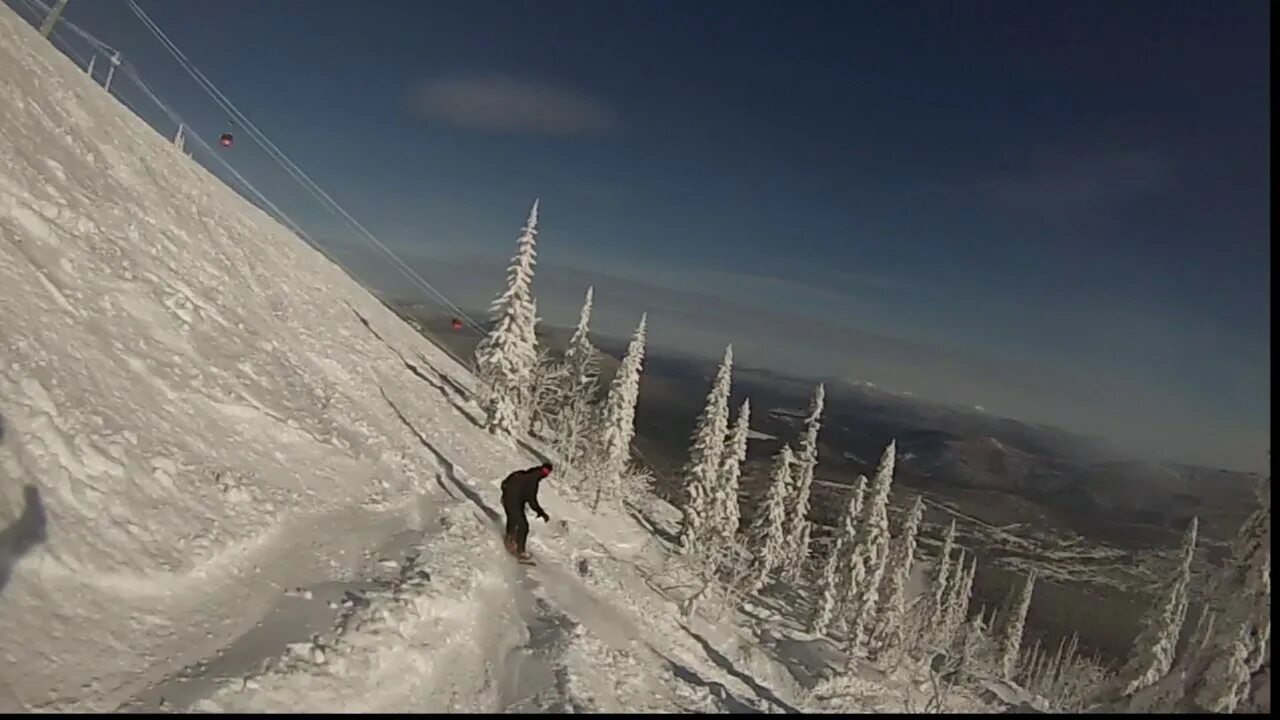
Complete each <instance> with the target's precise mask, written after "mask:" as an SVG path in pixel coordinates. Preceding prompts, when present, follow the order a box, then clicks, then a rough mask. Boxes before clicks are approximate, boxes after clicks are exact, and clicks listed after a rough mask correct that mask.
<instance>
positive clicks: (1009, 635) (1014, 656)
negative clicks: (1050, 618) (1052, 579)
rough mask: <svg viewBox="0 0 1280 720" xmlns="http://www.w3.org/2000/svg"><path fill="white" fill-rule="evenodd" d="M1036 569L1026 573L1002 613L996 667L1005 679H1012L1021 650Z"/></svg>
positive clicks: (1033, 589) (1034, 583)
mask: <svg viewBox="0 0 1280 720" xmlns="http://www.w3.org/2000/svg"><path fill="white" fill-rule="evenodd" d="M1035 585H1036V571H1035V570H1032V571H1031V572H1030V573H1028V574H1027V581H1026V582H1025V583H1023V585H1022V591H1021V592H1020V593H1018V597H1017V599H1016V600H1015V601H1014V602H1013V603H1012V604H1011V605H1010V606H1009V608H1008V610H1007V611H1006V612H1005V613H1004V615H1005V618H1004V627H1003V628H1002V629H1001V632H1000V650H999V652H1000V656H999V660H998V662H997V667H998V668H999V670H1000V676H1001V677H1003V678H1004V679H1006V680H1011V679H1013V675H1014V672H1015V671H1016V670H1017V668H1018V653H1019V652H1020V651H1021V650H1022V633H1023V630H1024V629H1025V627H1026V623H1027V611H1028V610H1029V609H1031V594H1032V592H1034V591H1035Z"/></svg>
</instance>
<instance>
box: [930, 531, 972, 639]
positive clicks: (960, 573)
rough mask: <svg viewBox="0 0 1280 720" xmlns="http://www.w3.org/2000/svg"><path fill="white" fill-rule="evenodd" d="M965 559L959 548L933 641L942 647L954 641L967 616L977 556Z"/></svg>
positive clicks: (965, 556)
mask: <svg viewBox="0 0 1280 720" xmlns="http://www.w3.org/2000/svg"><path fill="white" fill-rule="evenodd" d="M966 560H968V557H967V555H966V554H965V552H964V551H963V550H961V551H960V555H959V557H957V558H956V562H955V567H954V569H953V570H952V572H951V582H949V583H948V584H947V591H946V600H945V601H944V604H943V611H942V620H941V621H940V622H939V625H938V630H937V636H936V637H937V640H936V641H935V642H937V643H938V645H939V646H940V647H943V648H949V647H951V646H952V645H953V644H954V643H955V641H956V636H957V633H958V632H959V631H960V628H961V626H962V625H964V622H965V620H966V619H967V618H968V617H969V602H970V600H971V599H972V597H973V581H974V577H975V576H976V575H977V571H978V558H977V557H974V558H973V559H972V561H971V562H967V563H966Z"/></svg>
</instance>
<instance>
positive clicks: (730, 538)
mask: <svg viewBox="0 0 1280 720" xmlns="http://www.w3.org/2000/svg"><path fill="white" fill-rule="evenodd" d="M750 432H751V401H750V400H743V401H742V407H741V408H739V410H738V420H737V422H735V423H734V425H733V431H732V432H730V433H729V441H728V442H727V443H726V444H725V447H724V460H723V461H722V462H721V464H720V473H719V482H718V483H717V484H716V485H715V487H714V488H712V490H713V492H712V500H713V503H712V507H713V508H715V510H714V512H713V513H712V518H713V520H712V523H713V524H712V528H711V529H713V530H714V531H716V532H717V533H718V534H719V537H720V541H721V542H723V543H726V544H728V543H733V542H734V539H735V538H736V537H737V535H738V524H739V523H740V522H741V510H740V509H739V508H738V481H739V480H740V479H741V478H742V464H743V463H744V462H746V460H747V435H748V434H749V433H750Z"/></svg>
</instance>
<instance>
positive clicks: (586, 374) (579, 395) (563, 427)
mask: <svg viewBox="0 0 1280 720" xmlns="http://www.w3.org/2000/svg"><path fill="white" fill-rule="evenodd" d="M593 294H594V288H590V287H589V288H587V296H586V299H585V300H583V302H582V310H581V312H580V313H579V315H578V325H577V327H575V328H574V330H573V335H572V336H571V337H570V338H569V346H568V348H566V349H565V353H564V368H565V372H564V373H563V375H562V377H563V381H564V387H563V389H562V397H561V401H562V406H561V408H560V413H559V416H558V422H557V428H556V431H557V433H556V443H557V447H558V448H559V449H560V451H561V454H562V455H563V456H564V457H565V459H566V460H568V461H569V462H570V463H576V462H578V461H579V460H581V459H582V456H583V454H584V452H585V450H586V447H587V440H588V438H589V436H590V432H589V431H590V429H591V427H590V426H591V420H592V416H593V415H594V413H593V412H592V411H593V404H594V402H595V396H596V389H597V384H598V382H599V376H600V360H599V355H600V353H599V351H598V350H596V348H595V346H594V345H592V344H591V337H590V332H591V331H590V324H591V307H592V296H593Z"/></svg>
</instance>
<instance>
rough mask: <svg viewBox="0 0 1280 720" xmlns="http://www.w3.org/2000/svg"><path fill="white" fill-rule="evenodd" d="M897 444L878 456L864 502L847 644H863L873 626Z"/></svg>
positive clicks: (886, 542) (884, 556)
mask: <svg viewBox="0 0 1280 720" xmlns="http://www.w3.org/2000/svg"><path fill="white" fill-rule="evenodd" d="M896 448H897V444H896V443H895V442H894V441H890V442H889V445H888V447H886V448H885V449H884V454H882V455H881V456H880V465H879V466H878V467H877V468H876V476H875V480H874V481H873V482H872V484H871V497H870V498H869V499H868V501H867V513H866V519H865V520H864V521H863V523H862V528H861V531H862V532H861V538H860V540H859V542H858V556H859V557H858V558H856V559H855V562H859V561H860V562H861V564H862V569H861V578H860V582H858V584H857V585H856V586H855V589H854V593H855V597H854V600H853V602H852V603H851V604H850V608H849V609H850V611H851V614H849V615H848V618H849V620H848V623H847V627H848V629H849V644H850V645H851V646H852V647H865V646H866V643H867V634H868V630H870V629H871V628H873V627H874V625H875V620H876V615H877V610H878V605H879V600H880V583H881V582H883V580H884V573H885V566H886V564H887V563H888V561H889V490H890V488H891V487H892V486H893V467H894V459H895V453H896Z"/></svg>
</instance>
